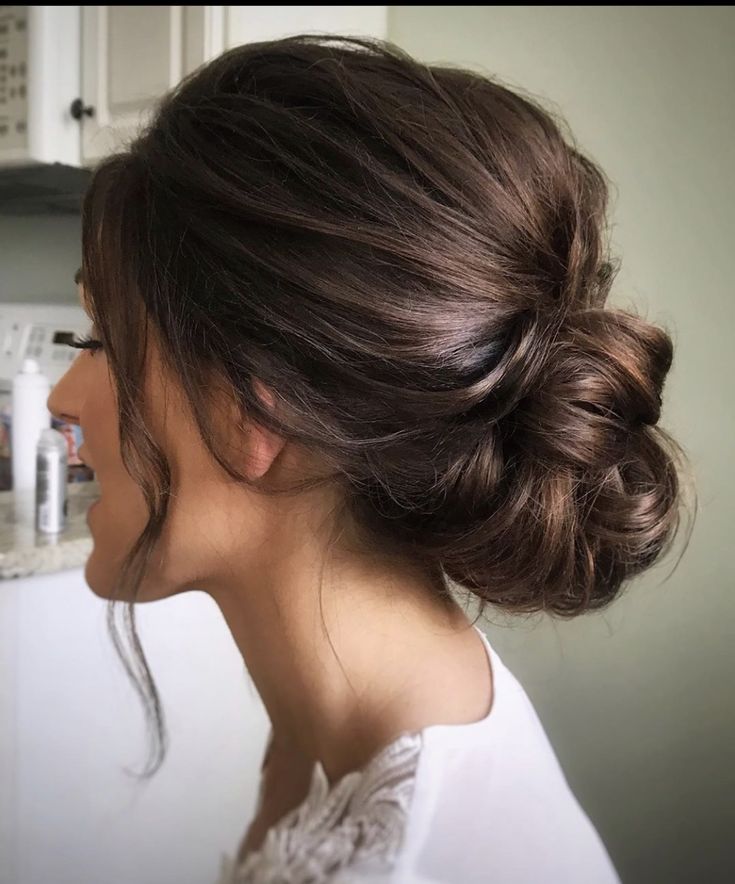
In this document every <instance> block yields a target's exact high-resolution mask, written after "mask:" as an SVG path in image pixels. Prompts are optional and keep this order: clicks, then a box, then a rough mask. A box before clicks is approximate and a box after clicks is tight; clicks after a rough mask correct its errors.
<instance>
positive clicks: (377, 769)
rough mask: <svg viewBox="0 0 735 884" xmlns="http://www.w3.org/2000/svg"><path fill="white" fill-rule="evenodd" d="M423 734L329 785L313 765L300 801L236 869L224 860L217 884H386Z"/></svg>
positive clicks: (404, 739)
mask: <svg viewBox="0 0 735 884" xmlns="http://www.w3.org/2000/svg"><path fill="white" fill-rule="evenodd" d="M421 748H422V739H421V734H420V733H414V734H403V735H401V736H400V737H398V739H396V740H395V741H393V742H392V743H391V744H390V745H389V746H387V747H385V748H384V749H383V750H382V751H381V752H379V753H378V754H377V755H376V756H375V757H374V758H373V759H372V760H371V761H370V762H369V763H368V764H367V765H366V766H365V767H364V768H363V769H362V770H359V771H352V772H350V773H348V774H346V775H345V776H343V777H342V778H341V779H340V780H339V781H338V782H336V783H334V784H332V785H331V786H330V784H329V781H328V778H327V775H326V772H325V771H324V768H323V767H322V765H321V763H320V762H316V764H315V765H314V769H313V775H312V780H311V785H310V788H309V792H308V794H307V796H306V798H305V799H304V801H303V802H302V803H301V804H300V805H299V806H298V807H296V808H294V809H293V810H292V811H291V812H289V813H288V814H286V815H285V816H284V817H283V818H282V819H281V820H279V821H278V822H277V823H276V824H275V825H274V826H272V827H271V828H270V829H269V830H268V832H267V834H266V836H265V839H264V841H263V843H262V845H261V846H260V847H259V848H258V849H257V850H255V851H253V852H252V853H250V854H248V855H247V856H246V857H245V859H244V861H243V862H242V863H240V864H239V865H238V864H236V863H235V861H234V860H233V859H232V858H231V857H230V856H229V855H227V854H225V855H224V856H223V857H222V862H221V870H220V878H219V880H218V881H217V884H246V882H247V884H257V882H266V881H290V882H294V884H297V882H302V881H303V882H305V881H309V882H314V884H316V882H320V881H325V882H326V881H329V882H332V884H338V882H340V881H345V882H346V881H348V880H349V881H353V882H354V881H365V882H366V884H367V882H371V881H373V880H374V881H375V882H376V884H377V882H378V881H384V880H388V878H386V877H385V875H386V874H389V872H390V869H391V867H392V863H393V860H394V859H395V856H396V855H397V853H398V850H399V848H400V845H401V841H402V837H403V832H404V829H405V825H406V821H407V819H408V816H409V810H410V806H411V798H412V794H413V787H414V783H415V777H416V771H417V768H418V761H419V758H420V756H421Z"/></svg>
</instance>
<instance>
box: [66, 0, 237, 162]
mask: <svg viewBox="0 0 735 884" xmlns="http://www.w3.org/2000/svg"><path fill="white" fill-rule="evenodd" d="M221 34H222V12H221V7H207V6H83V7H82V101H83V102H84V105H85V109H86V110H88V111H89V112H91V115H88V113H84V115H83V116H82V164H83V165H87V166H88V165H93V164H94V163H95V162H96V161H97V160H99V159H101V158H102V157H104V156H107V155H108V154H110V153H113V152H114V151H116V150H119V149H121V148H122V147H124V146H125V143H126V142H127V141H129V140H130V139H131V138H132V137H133V136H134V135H135V134H136V132H137V131H138V130H139V128H140V127H141V125H143V124H144V123H145V122H146V121H147V119H148V118H149V116H150V113H151V110H152V109H153V108H154V107H155V105H156V102H157V101H158V99H159V98H160V97H161V96H162V95H163V94H164V93H165V92H167V91H168V90H169V89H170V88H172V87H173V86H175V85H176V84H177V83H178V82H179V81H180V80H181V78H182V77H183V76H184V75H186V74H188V73H190V72H191V71H193V70H194V69H195V68H197V67H198V66H199V65H200V64H202V62H203V61H204V60H205V59H206V58H211V57H212V56H213V55H215V54H217V52H218V51H221V42H222V38H221Z"/></svg>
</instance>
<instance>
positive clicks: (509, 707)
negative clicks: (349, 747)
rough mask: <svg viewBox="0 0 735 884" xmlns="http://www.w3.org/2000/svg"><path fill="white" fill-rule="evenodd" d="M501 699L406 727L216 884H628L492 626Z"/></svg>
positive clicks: (317, 793)
mask: <svg viewBox="0 0 735 884" xmlns="http://www.w3.org/2000/svg"><path fill="white" fill-rule="evenodd" d="M473 628H474V629H476V630H477V632H478V633H479V635H480V637H481V638H482V641H483V644H484V645H485V648H486V650H487V654H488V661H489V665H490V667H491V671H492V676H493V701H492V705H491V709H490V711H489V713H488V714H487V715H486V717H485V718H483V719H481V720H480V721H476V722H472V723H470V724H438V725H430V726H429V727H425V728H423V729H422V730H420V731H416V732H414V733H404V734H401V735H400V736H399V737H398V738H397V739H396V740H394V741H393V742H392V743H390V744H389V745H388V746H386V747H384V748H383V749H382V750H381V751H380V752H378V753H377V754H376V755H374V756H373V757H372V759H371V760H370V761H369V762H368V763H367V764H366V765H365V766H364V767H363V768H362V769H361V770H359V771H351V772H349V773H347V774H346V775H345V776H343V777H342V778H341V779H339V780H338V781H337V782H336V783H334V784H333V786H332V787H331V788H330V787H329V783H328V780H327V777H326V774H325V772H324V769H323V767H322V765H321V762H319V761H317V762H316V763H315V765H314V773H313V775H312V781H311V786H310V789H309V793H308V795H307V797H306V798H305V800H304V801H303V802H302V803H301V804H300V805H299V806H298V807H296V808H294V809H293V810H291V811H289V812H288V813H287V814H286V815H285V816H284V817H282V818H281V819H280V820H279V821H278V822H277V823H276V824H275V825H274V826H272V827H271V828H270V829H269V830H268V833H267V835H266V837H265V840H264V841H263V843H262V845H261V846H260V849H259V850H257V851H255V852H251V853H249V854H248V855H247V856H246V857H245V860H244V862H243V863H242V864H241V865H240V866H239V867H237V866H236V865H235V862H234V859H233V858H232V857H231V856H230V855H229V854H223V855H222V857H221V869H220V877H219V880H218V881H217V882H216V884H276V882H279V884H286V882H288V884H320V882H329V884H428V882H450V884H475V882H483V884H486V882H491V884H546V882H555V884H556V882H559V884H561V882H564V884H620V878H619V877H618V875H617V873H616V871H615V868H614V866H613V865H612V862H611V860H610V857H609V856H608V853H607V851H606V849H605V846H604V844H603V842H602V840H601V839H600V836H599V834H598V833H597V831H596V829H595V828H594V826H593V825H592V823H591V822H590V820H589V818H588V816H587V815H586V813H585V811H584V810H583V809H582V807H581V805H580V804H579V802H578V800H577V798H576V796H575V795H574V793H573V792H572V791H571V789H570V787H569V785H568V783H567V781H566V778H565V776H564V773H563V771H562V769H561V767H560V765H559V762H558V760H557V758H556V755H555V753H554V750H553V748H552V747H551V744H550V743H549V740H548V737H547V735H546V732H545V731H544V728H543V726H542V724H541V722H540V720H539V718H538V715H537V714H536V711H535V709H534V707H533V705H532V704H531V701H530V699H529V697H528V695H527V694H526V692H525V690H524V689H523V687H522V686H521V684H520V682H519V681H518V680H517V679H516V677H515V676H514V675H513V673H512V672H511V671H510V670H509V669H508V668H507V667H506V666H505V665H504V663H503V661H502V660H501V659H500V657H499V656H498V654H497V652H496V651H495V650H494V648H492V647H491V645H490V643H489V641H488V640H487V638H486V636H485V634H484V633H483V632H482V631H481V630H480V629H479V627H477V626H476V625H474V624H473Z"/></svg>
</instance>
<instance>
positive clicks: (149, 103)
mask: <svg viewBox="0 0 735 884" xmlns="http://www.w3.org/2000/svg"><path fill="white" fill-rule="evenodd" d="M81 9H82V53H81V54H82V59H81V62H82V96H81V101H80V102H79V103H78V104H79V107H78V112H79V113H80V114H81V125H82V165H85V166H90V165H94V164H95V163H96V162H97V161H98V160H100V159H101V158H103V157H105V156H107V155H108V154H110V153H113V152H115V151H116V150H119V149H121V148H122V147H124V145H125V143H126V142H127V141H129V140H130V139H131V138H132V137H134V135H135V133H136V132H137V131H138V130H139V128H140V127H141V125H142V124H144V123H145V122H146V120H147V119H148V117H149V115H150V112H151V110H152V109H153V108H154V107H155V104H156V102H157V100H158V99H159V98H160V97H161V96H162V95H163V94H164V93H165V92H166V91H167V90H169V89H170V88H172V87H173V86H175V85H176V84H177V83H178V82H179V81H180V80H181V78H182V77H183V76H185V75H186V74H187V73H189V72H190V71H193V70H194V69H196V68H197V67H198V66H199V65H200V64H202V63H203V62H204V61H207V60H209V59H211V58H214V57H215V56H216V55H219V54H220V52H222V51H223V49H228V48H231V47H234V46H238V45H241V44H243V43H251V42H255V41H259V40H270V39H276V38H278V37H283V36H286V35H288V34H294V33H297V32H301V31H312V32H313V31H325V32H328V33H343V34H354V35H363V36H376V37H381V38H384V37H386V36H387V20H388V12H387V11H388V7H387V6H83V7H81Z"/></svg>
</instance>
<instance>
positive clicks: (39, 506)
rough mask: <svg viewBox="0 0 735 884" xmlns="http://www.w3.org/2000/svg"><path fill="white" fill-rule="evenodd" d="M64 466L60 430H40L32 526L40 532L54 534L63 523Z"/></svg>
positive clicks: (64, 449)
mask: <svg viewBox="0 0 735 884" xmlns="http://www.w3.org/2000/svg"><path fill="white" fill-rule="evenodd" d="M67 466H68V447H67V443H66V438H65V436H64V434H63V433H60V432H59V431H58V430H54V429H51V428H50V427H49V428H48V429H44V430H42V431H41V436H40V438H39V440H38V445H37V446H36V529H37V530H38V531H41V532H42V533H44V534H56V533H58V532H59V531H62V530H63V529H64V527H65V525H66V515H67V502H68V501H67V491H68V488H67Z"/></svg>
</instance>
